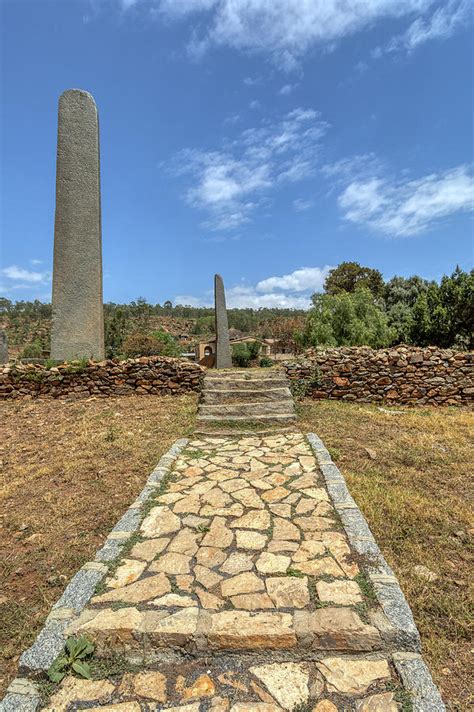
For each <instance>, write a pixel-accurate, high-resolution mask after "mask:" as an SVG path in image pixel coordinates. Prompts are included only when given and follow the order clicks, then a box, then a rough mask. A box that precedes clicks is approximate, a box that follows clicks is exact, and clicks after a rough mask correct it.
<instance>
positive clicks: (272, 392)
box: [203, 387, 292, 405]
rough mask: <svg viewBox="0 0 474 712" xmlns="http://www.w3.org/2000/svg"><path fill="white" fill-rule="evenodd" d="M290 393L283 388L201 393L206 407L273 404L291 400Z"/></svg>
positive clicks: (208, 390) (205, 391)
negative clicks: (231, 404)
mask: <svg viewBox="0 0 474 712" xmlns="http://www.w3.org/2000/svg"><path fill="white" fill-rule="evenodd" d="M291 397H292V396H291V391H290V389H289V388H288V387H285V388H267V389H266V390H263V389H262V390H247V391H242V390H240V391H239V390H232V389H230V390H224V389H222V390H210V389H205V390H204V392H203V398H204V403H205V404H206V405H215V404H220V403H222V404H226V403H254V402H260V403H262V402H275V401H281V400H285V399H287V400H291Z"/></svg>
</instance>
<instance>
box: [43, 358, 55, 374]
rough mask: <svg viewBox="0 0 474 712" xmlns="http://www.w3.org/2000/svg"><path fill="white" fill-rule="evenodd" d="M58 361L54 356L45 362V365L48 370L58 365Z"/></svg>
mask: <svg viewBox="0 0 474 712" xmlns="http://www.w3.org/2000/svg"><path fill="white" fill-rule="evenodd" d="M56 363H57V361H55V360H54V358H48V359H46V361H45V362H44V367H45V369H46V370H47V371H49V370H50V369H52V368H53V366H56Z"/></svg>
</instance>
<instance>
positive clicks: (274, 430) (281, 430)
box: [194, 422, 297, 438]
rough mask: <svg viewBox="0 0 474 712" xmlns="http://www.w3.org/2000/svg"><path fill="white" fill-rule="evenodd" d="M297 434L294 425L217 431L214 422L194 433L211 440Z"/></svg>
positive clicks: (202, 426)
mask: <svg viewBox="0 0 474 712" xmlns="http://www.w3.org/2000/svg"><path fill="white" fill-rule="evenodd" d="M295 432H297V430H296V427H295V426H294V425H289V426H281V425H268V426H264V427H256V428H253V429H252V430H245V429H244V428H239V429H238V430H237V431H236V430H232V429H230V428H221V429H216V427H215V424H214V422H210V423H205V422H204V423H201V425H200V426H199V427H197V428H196V429H195V431H194V433H195V435H205V436H207V437H210V438H213V437H214V438H242V437H254V436H258V437H261V438H262V437H265V436H267V435H280V434H283V435H284V434H286V433H295Z"/></svg>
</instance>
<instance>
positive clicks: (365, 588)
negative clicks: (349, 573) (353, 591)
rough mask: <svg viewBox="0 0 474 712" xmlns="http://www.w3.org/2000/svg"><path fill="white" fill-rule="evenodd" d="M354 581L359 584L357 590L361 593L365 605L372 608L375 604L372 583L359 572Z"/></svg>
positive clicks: (363, 573) (364, 574)
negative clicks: (365, 602)
mask: <svg viewBox="0 0 474 712" xmlns="http://www.w3.org/2000/svg"><path fill="white" fill-rule="evenodd" d="M354 580H355V581H356V582H357V583H358V584H359V588H360V590H361V591H362V595H363V596H364V598H365V600H366V601H367V604H368V605H369V606H370V607H373V606H375V605H376V603H377V594H376V593H375V589H374V586H373V584H372V581H371V580H370V579H369V577H368V576H367V574H366V573H365V571H359V573H358V574H357V575H356V576H354Z"/></svg>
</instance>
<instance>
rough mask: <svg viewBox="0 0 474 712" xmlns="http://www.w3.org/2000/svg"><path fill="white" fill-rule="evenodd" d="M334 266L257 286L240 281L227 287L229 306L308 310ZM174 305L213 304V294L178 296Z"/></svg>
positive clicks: (309, 269)
mask: <svg viewBox="0 0 474 712" xmlns="http://www.w3.org/2000/svg"><path fill="white" fill-rule="evenodd" d="M330 269H331V267H328V266H326V267H322V268H320V267H302V268H301V269H298V270H295V271H294V272H291V274H285V275H283V276H281V277H268V278H267V279H263V280H261V281H260V282H258V283H257V284H256V285H255V286H254V285H248V284H245V283H244V284H239V285H236V286H233V287H230V288H228V289H226V301H227V306H228V307H229V308H231V309H244V308H246V307H247V308H252V309H260V308H262V307H268V308H277V309H309V307H310V306H311V295H312V294H313V293H314V292H320V291H322V289H323V285H324V280H325V278H326V275H327V274H328V272H329V270H330ZM174 303H175V304H189V305H190V306H196V307H198V306H202V307H211V306H213V298H212V293H210V292H208V293H207V294H206V295H204V296H203V297H195V296H191V295H178V296H176V297H175V300H174Z"/></svg>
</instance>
